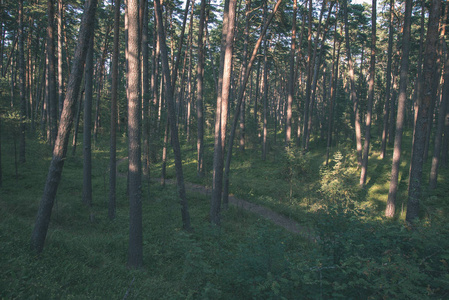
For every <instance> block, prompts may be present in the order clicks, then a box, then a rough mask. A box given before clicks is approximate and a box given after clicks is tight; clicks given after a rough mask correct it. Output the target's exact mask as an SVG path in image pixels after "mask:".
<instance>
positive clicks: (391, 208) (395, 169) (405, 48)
mask: <svg viewBox="0 0 449 300" xmlns="http://www.w3.org/2000/svg"><path fill="white" fill-rule="evenodd" d="M411 15H412V0H407V1H406V2H405V19H404V29H403V35H402V36H403V40H402V60H401V75H400V76H401V77H400V79H399V80H400V81H399V98H398V113H397V117H396V131H395V138H394V150H393V162H392V166H391V178H390V188H389V191H388V200H387V208H386V210H385V216H386V217H387V218H393V217H394V214H395V210H396V195H397V191H398V181H399V167H400V163H401V147H402V132H403V127H404V118H405V107H406V101H407V81H408V69H409V52H410V35H411V33H410V30H411V29H410V28H411V27H410V26H411ZM392 101H393V99H392ZM391 113H392V112H391Z"/></svg>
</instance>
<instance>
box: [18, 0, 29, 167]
mask: <svg viewBox="0 0 449 300" xmlns="http://www.w3.org/2000/svg"><path fill="white" fill-rule="evenodd" d="M18 34H19V85H20V86H19V89H20V145H19V162H20V163H25V161H26V158H25V152H26V151H25V150H26V149H25V147H26V145H25V136H26V115H27V112H26V111H27V110H26V97H25V95H26V85H25V55H24V39H25V37H24V35H25V33H24V30H23V0H19V33H18Z"/></svg>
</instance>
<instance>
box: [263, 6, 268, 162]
mask: <svg viewBox="0 0 449 300" xmlns="http://www.w3.org/2000/svg"><path fill="white" fill-rule="evenodd" d="M266 6H267V5H266V3H265V5H264V22H266V19H267V7H266ZM268 85H269V83H268V41H267V39H265V40H264V43H263V124H262V160H266V159H267V134H268Z"/></svg>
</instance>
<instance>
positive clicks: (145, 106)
mask: <svg viewBox="0 0 449 300" xmlns="http://www.w3.org/2000/svg"><path fill="white" fill-rule="evenodd" d="M141 6H143V8H142V9H141V11H142V12H143V16H142V122H143V126H142V127H143V128H142V129H143V130H142V142H143V155H142V158H143V175H144V176H146V178H147V186H148V188H149V187H150V181H149V179H150V120H149V114H150V111H149V104H150V86H149V83H150V82H149V78H148V75H149V64H148V63H149V48H148V3H147V1H146V0H142V2H141Z"/></svg>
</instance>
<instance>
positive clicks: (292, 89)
mask: <svg viewBox="0 0 449 300" xmlns="http://www.w3.org/2000/svg"><path fill="white" fill-rule="evenodd" d="M296 6H297V1H296V0H293V19H292V20H293V21H292V37H291V48H290V74H289V78H288V96H287V119H286V126H287V127H286V130H285V143H286V144H287V145H288V144H289V143H290V141H291V136H292V104H293V97H294V95H295V55H296V49H295V48H296V40H295V39H296V10H297V7H296Z"/></svg>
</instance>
